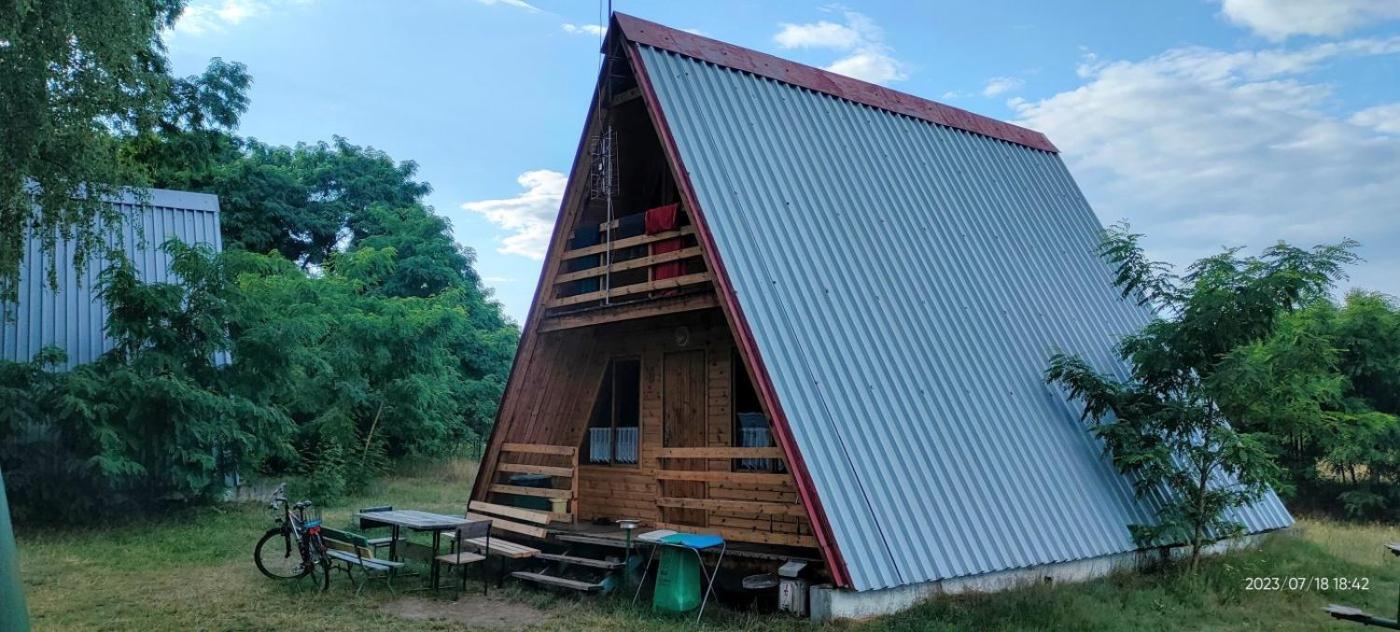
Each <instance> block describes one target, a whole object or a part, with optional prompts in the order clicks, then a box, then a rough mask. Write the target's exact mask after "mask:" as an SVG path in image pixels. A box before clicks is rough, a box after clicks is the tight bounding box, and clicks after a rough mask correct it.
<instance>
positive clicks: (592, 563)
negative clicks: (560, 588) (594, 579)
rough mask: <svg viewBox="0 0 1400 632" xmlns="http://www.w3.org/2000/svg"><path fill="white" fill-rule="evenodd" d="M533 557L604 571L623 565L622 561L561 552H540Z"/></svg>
mask: <svg viewBox="0 0 1400 632" xmlns="http://www.w3.org/2000/svg"><path fill="white" fill-rule="evenodd" d="M535 559H538V560H549V561H551V562H560V563H563V564H570V565H574V566H587V567H589V568H598V569H602V570H605V571H614V570H617V569H619V568H622V567H623V565H624V563H623V562H610V561H608V560H595V559H593V558H591V557H577V556H574V555H562V554H556V553H540V554H538V555H536V556H535Z"/></svg>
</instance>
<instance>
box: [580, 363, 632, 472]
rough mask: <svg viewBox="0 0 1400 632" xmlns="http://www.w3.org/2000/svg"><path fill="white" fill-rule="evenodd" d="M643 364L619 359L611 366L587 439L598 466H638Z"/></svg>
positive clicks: (589, 452)
mask: <svg viewBox="0 0 1400 632" xmlns="http://www.w3.org/2000/svg"><path fill="white" fill-rule="evenodd" d="M641 421H642V362H641V360H639V359H637V358H618V359H614V360H612V361H611V362H609V363H608V368H607V369H606V370H605V371H604V373H603V382H602V384H600V385H599V387H598V396H597V397H596V398H595V399H594V400H593V412H592V414H591V415H590V417H589V420H588V435H587V436H586V437H584V441H585V442H586V445H585V446H584V452H585V453H586V454H587V455H588V462H589V463H591V464H594V465H632V466H635V465H636V464H637V454H638V450H639V446H640V444H641Z"/></svg>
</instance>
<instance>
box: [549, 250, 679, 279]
mask: <svg viewBox="0 0 1400 632" xmlns="http://www.w3.org/2000/svg"><path fill="white" fill-rule="evenodd" d="M698 256H700V247H699V246H692V247H690V248H682V249H680V250H674V251H671V252H663V253H661V254H659V255H651V256H647V257H637V258H636V259H628V260H626V261H618V262H614V263H613V264H612V271H613V272H621V271H623V270H634V269H636V268H646V267H650V266H654V265H656V264H658V263H666V262H667V261H679V260H681V259H689V258H691V257H698ZM607 271H608V267H607V266H598V267H596V268H589V269H587V270H579V271H578V272H570V273H568V274H561V275H559V276H556V277H554V284H555V285H558V284H560V283H568V282H570V281H577V280H579V279H588V278H592V277H596V276H603V274H605V273H606V272H607Z"/></svg>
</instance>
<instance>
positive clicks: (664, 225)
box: [646, 204, 680, 235]
mask: <svg viewBox="0 0 1400 632" xmlns="http://www.w3.org/2000/svg"><path fill="white" fill-rule="evenodd" d="M679 210H680V205H679V204H667V205H666V206H658V207H656V208H654V209H649V210H647V217H646V225H647V234H648V235H655V234H657V233H664V232H666V231H668V230H675V229H676V219H677V218H678V217H679V216H680V213H678V212H677V211H679Z"/></svg>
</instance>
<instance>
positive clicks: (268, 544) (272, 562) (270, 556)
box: [253, 528, 329, 579]
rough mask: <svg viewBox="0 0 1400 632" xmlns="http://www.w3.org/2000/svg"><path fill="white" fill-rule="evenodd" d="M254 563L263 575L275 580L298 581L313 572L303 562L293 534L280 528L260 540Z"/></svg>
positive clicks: (254, 553) (269, 531)
mask: <svg viewBox="0 0 1400 632" xmlns="http://www.w3.org/2000/svg"><path fill="white" fill-rule="evenodd" d="M253 563H254V564H257V565H258V570H259V571H262V574H264V575H267V576H268V577H271V578H273V579H298V578H301V577H305V576H306V574H307V573H310V572H311V570H312V569H311V566H310V565H308V564H306V563H304V561H303V560H302V558H301V551H298V550H297V547H296V545H295V543H294V542H293V541H292V536H291V534H290V533H286V532H284V531H283V530H282V529H280V528H279V529H268V530H267V533H264V534H263V537H262V539H261V540H258V545H257V547H255V548H254V549H253ZM328 576H329V575H328Z"/></svg>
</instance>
